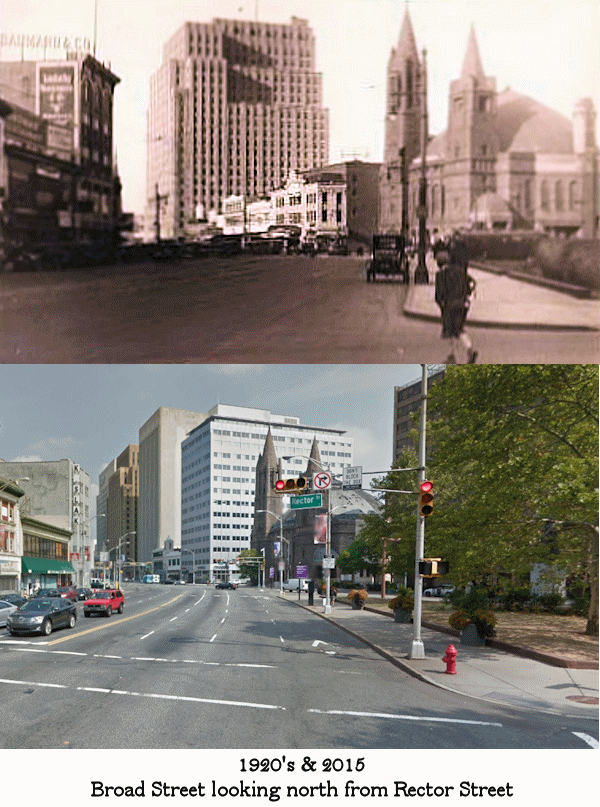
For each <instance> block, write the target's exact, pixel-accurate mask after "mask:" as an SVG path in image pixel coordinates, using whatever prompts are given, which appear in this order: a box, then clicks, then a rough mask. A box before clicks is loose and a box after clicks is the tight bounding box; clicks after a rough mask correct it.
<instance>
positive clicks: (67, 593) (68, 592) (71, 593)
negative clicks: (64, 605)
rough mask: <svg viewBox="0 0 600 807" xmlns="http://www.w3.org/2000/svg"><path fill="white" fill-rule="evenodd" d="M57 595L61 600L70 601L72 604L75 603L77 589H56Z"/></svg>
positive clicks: (68, 587) (70, 587)
mask: <svg viewBox="0 0 600 807" xmlns="http://www.w3.org/2000/svg"><path fill="white" fill-rule="evenodd" d="M58 593H59V594H60V596H61V597H62V598H63V600H72V601H73V602H76V601H77V589H76V588H75V587H74V586H63V587H62V588H59V589H58Z"/></svg>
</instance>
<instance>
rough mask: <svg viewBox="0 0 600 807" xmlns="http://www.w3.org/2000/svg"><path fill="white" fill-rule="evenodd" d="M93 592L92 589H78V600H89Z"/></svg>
mask: <svg viewBox="0 0 600 807" xmlns="http://www.w3.org/2000/svg"><path fill="white" fill-rule="evenodd" d="M93 593H94V592H93V591H92V589H91V588H78V589H77V599H78V600H88V599H89V598H90V597H91V596H92V595H93Z"/></svg>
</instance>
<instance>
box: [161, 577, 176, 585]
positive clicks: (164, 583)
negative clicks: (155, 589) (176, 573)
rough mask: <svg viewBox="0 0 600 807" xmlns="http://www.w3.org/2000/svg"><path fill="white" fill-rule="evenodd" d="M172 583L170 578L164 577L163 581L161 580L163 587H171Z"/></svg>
mask: <svg viewBox="0 0 600 807" xmlns="http://www.w3.org/2000/svg"><path fill="white" fill-rule="evenodd" d="M174 582H175V581H174V580H171V578H170V577H165V579H164V580H163V585H164V586H172V585H173V583H174Z"/></svg>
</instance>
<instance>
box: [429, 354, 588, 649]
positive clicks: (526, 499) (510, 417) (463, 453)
mask: <svg viewBox="0 0 600 807" xmlns="http://www.w3.org/2000/svg"><path fill="white" fill-rule="evenodd" d="M427 448H428V452H427V453H428V460H427V467H428V471H427V474H428V476H429V477H430V478H431V479H432V480H433V481H434V485H435V487H434V491H435V500H434V514H433V516H432V517H431V518H429V519H427V522H426V547H427V550H426V554H429V555H432V554H433V552H432V550H435V551H436V554H438V553H439V554H440V555H441V556H442V557H444V558H445V559H447V560H449V561H450V563H451V571H452V577H453V579H454V580H455V581H456V582H458V583H465V582H467V581H470V580H474V581H483V582H489V581H494V580H497V579H498V577H499V575H502V574H506V573H511V574H513V575H518V574H519V573H520V572H521V573H525V572H527V571H528V570H529V569H530V568H531V565H532V564H533V563H536V562H538V563H544V564H548V565H550V566H554V567H556V568H557V569H560V570H561V571H562V572H564V573H566V574H570V575H580V576H582V577H583V578H584V579H585V580H586V581H587V583H588V584H589V585H590V588H591V606H590V613H589V615H588V627H587V632H589V633H592V634H596V633H597V630H598V367H597V366H596V365H482V366H473V367H470V366H469V367H467V366H464V367H458V366H457V367H448V368H447V373H446V377H445V379H444V382H443V383H440V384H435V385H433V387H432V388H431V390H430V393H429V396H428V435H427Z"/></svg>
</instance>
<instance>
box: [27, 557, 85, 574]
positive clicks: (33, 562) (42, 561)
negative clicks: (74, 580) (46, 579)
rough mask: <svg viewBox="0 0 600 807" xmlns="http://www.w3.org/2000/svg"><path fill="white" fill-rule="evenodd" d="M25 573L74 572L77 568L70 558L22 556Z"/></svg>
mask: <svg viewBox="0 0 600 807" xmlns="http://www.w3.org/2000/svg"><path fill="white" fill-rule="evenodd" d="M21 572H23V574H73V573H74V572H75V569H74V568H73V566H72V565H71V564H70V563H69V561H68V560H50V558H27V557H22V558H21Z"/></svg>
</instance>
